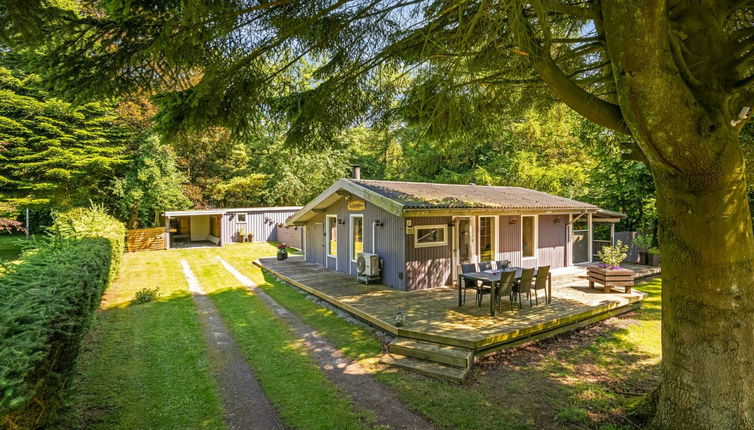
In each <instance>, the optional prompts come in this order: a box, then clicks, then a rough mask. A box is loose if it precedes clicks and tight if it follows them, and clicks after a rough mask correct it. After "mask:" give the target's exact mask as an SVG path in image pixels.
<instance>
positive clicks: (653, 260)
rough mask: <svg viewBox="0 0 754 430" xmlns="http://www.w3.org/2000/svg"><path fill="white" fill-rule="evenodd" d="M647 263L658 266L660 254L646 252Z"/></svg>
mask: <svg viewBox="0 0 754 430" xmlns="http://www.w3.org/2000/svg"><path fill="white" fill-rule="evenodd" d="M646 261H647V262H646V263H645V264H647V265H648V266H659V265H660V254H655V253H653V252H647V260H646Z"/></svg>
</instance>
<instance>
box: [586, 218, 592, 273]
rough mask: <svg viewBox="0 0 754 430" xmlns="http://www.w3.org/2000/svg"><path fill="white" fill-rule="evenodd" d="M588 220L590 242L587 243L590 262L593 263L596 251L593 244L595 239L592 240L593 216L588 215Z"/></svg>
mask: <svg viewBox="0 0 754 430" xmlns="http://www.w3.org/2000/svg"><path fill="white" fill-rule="evenodd" d="M587 220H588V221H589V227H588V228H589V230H588V231H587V237H588V238H589V242H587V248H588V252H589V262H590V263H591V262H592V259H593V257H592V252H593V251H594V249H593V246H594V244H593V243H592V242H593V238H592V214H589V215H588V218H587Z"/></svg>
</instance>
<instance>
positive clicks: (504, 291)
mask: <svg viewBox="0 0 754 430" xmlns="http://www.w3.org/2000/svg"><path fill="white" fill-rule="evenodd" d="M515 275H516V272H514V271H510V272H504V273H503V274H502V275H501V276H500V283H499V284H498V287H497V308H498V309H499V310H500V311H501V312H502V310H503V296H506V295H507V296H508V301H509V302H510V304H511V310H513V281H514V277H515Z"/></svg>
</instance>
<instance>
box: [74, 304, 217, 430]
mask: <svg viewBox="0 0 754 430" xmlns="http://www.w3.org/2000/svg"><path fill="white" fill-rule="evenodd" d="M59 421H60V423H59V426H60V427H61V428H87V429H90V428H91V429H132V428H204V429H221V428H224V424H223V417H222V411H221V409H220V402H219V396H218V394H217V391H216V387H215V384H214V382H213V380H212V378H211V374H210V372H209V363H208V361H207V358H206V355H205V347H204V341H203V339H202V336H201V329H200V327H199V324H198V322H197V318H196V308H195V306H194V303H193V301H192V299H191V295H190V294H189V293H188V292H177V293H174V294H171V295H169V296H162V297H160V298H159V299H158V300H157V301H154V302H150V303H145V304H139V305H132V304H131V303H130V302H123V303H119V304H118V305H117V306H113V307H109V308H107V309H103V310H100V311H99V312H98V314H97V322H96V324H95V327H94V329H93V330H92V331H91V332H90V333H89V334H88V335H87V337H86V338H85V340H84V343H83V349H82V353H81V356H80V359H79V363H78V368H77V372H76V376H75V377H74V379H73V384H72V388H71V396H70V397H69V399H68V402H67V407H66V410H65V411H64V413H63V414H62V416H61V417H59Z"/></svg>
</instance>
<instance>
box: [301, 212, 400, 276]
mask: <svg viewBox="0 0 754 430" xmlns="http://www.w3.org/2000/svg"><path fill="white" fill-rule="evenodd" d="M359 214H360V215H363V217H364V219H363V221H364V251H365V252H375V253H376V254H378V255H379V256H380V258H382V260H383V268H382V283H383V284H385V285H388V286H391V287H393V288H398V289H404V288H405V287H404V279H403V276H404V273H403V272H404V265H403V239H404V238H403V231H404V230H403V229H404V226H403V219H402V218H400V217H398V216H395V215H393V214H391V213H389V212H387V211H385V210H383V209H382V208H380V207H378V206H375V205H374V204H372V203H369V202H366V204H365V208H364V210H363V211H349V210H348V203H347V202H346V201H345V199H341V200H339V201H337V202H336V203H333V204H332V205H331V206H330V207H328V208H327V209H326V210H325V211H324V213H322V214H317V216H316V217H314V218H312V219H311V220H309V221H308V222H307V223H306V231H307V235H306V248H307V249H306V254H307V258H306V259H307V261H311V262H313V263H317V264H321V265H323V263H324V255H325V238H326V236H325V228H326V223H325V217H326V216H327V215H336V217H337V219H338V220H341V221H343V223H342V224H341V223H339V224H337V231H338V250H337V255H338V258H337V265H336V261H335V259H334V258H329V257H328V258H327V266H326V267H328V268H330V269H333V270H337V271H339V272H343V273H349V274H353V275H354V276H356V263H354V262H352V261H351V256H350V253H351V224H350V223H351V215H359ZM375 220H379V221H380V222H381V223H382V224H383V225H382V226H375V227H374V231H375V237H374V239H375V240H374V250H373V248H372V225H373V223H374V221H375ZM317 222H319V223H321V224H320V225H318V226H316V227H315V224H316V223H317ZM315 229H316V230H317V231H316V232H314V230H315ZM310 254H311V255H310Z"/></svg>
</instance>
